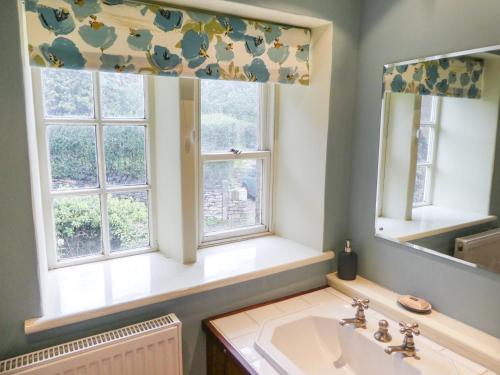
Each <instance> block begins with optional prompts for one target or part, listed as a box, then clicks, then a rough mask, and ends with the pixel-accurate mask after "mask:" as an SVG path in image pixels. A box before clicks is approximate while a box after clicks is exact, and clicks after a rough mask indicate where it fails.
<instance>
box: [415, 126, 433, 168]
mask: <svg viewBox="0 0 500 375" xmlns="http://www.w3.org/2000/svg"><path fill="white" fill-rule="evenodd" d="M432 132H433V129H432V128H430V127H429V126H421V127H420V129H419V131H418V151H417V163H430V162H431V157H432V137H433V134H432Z"/></svg>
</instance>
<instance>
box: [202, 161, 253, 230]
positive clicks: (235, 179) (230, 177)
mask: <svg viewBox="0 0 500 375" xmlns="http://www.w3.org/2000/svg"><path fill="white" fill-rule="evenodd" d="M203 173H204V181H205V185H204V192H203V211H204V217H203V219H204V223H205V225H204V226H205V233H210V232H219V231H224V230H229V229H234V228H242V227H248V226H253V225H258V224H261V223H262V221H261V200H262V161H261V160H234V161H233V160H231V161H215V162H214V161H210V162H205V164H204V169H203Z"/></svg>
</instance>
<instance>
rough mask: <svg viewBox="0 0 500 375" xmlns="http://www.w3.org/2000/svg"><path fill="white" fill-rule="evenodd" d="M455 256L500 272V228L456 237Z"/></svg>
mask: <svg viewBox="0 0 500 375" xmlns="http://www.w3.org/2000/svg"><path fill="white" fill-rule="evenodd" d="M454 255H455V257H457V258H459V259H463V260H465V261H467V262H471V263H475V264H478V265H480V266H483V267H485V268H488V269H489V270H492V271H496V272H500V229H493V230H489V231H486V232H482V233H477V234H473V235H471V236H466V237H459V238H457V239H455V253H454Z"/></svg>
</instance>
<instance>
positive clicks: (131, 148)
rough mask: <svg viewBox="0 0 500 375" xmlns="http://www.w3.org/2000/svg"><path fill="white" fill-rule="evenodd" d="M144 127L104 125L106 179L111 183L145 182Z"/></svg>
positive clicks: (133, 183)
mask: <svg viewBox="0 0 500 375" xmlns="http://www.w3.org/2000/svg"><path fill="white" fill-rule="evenodd" d="M145 137H146V127H145V126H117V125H113V126H111V125H110V126H105V127H104V154H105V158H106V181H107V182H108V184H111V185H143V184H145V183H146V181H147V180H146V148H145V144H146V138H145Z"/></svg>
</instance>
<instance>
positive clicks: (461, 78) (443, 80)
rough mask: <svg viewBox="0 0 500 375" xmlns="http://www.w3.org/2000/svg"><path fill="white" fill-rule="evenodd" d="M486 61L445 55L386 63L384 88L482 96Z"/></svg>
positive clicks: (424, 93) (435, 93)
mask: <svg viewBox="0 0 500 375" xmlns="http://www.w3.org/2000/svg"><path fill="white" fill-rule="evenodd" d="M483 70H484V61H483V60H480V59H475V58H472V57H457V58H442V59H437V60H431V61H423V62H418V63H414V64H407V65H396V66H390V67H384V83H383V85H384V91H386V92H401V93H411V94H418V95H435V96H451V97H458V98H471V99H480V98H481V94H482V89H483Z"/></svg>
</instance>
